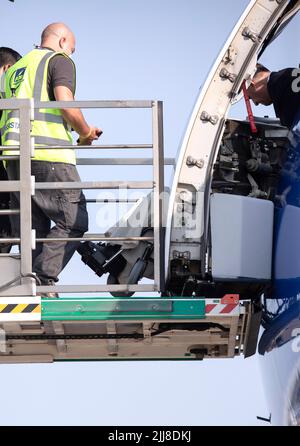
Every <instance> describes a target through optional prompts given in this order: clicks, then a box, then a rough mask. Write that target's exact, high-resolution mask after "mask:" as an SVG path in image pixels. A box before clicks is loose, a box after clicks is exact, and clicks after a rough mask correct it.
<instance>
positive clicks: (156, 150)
mask: <svg viewBox="0 0 300 446" xmlns="http://www.w3.org/2000/svg"><path fill="white" fill-rule="evenodd" d="M40 108H43V109H53V108H60V109H62V108H64V109H65V108H83V109H104V108H109V109H117V108H124V109H133V108H135V109H139V108H141V109H152V144H141V145H137V144H134V145H130V144H129V145H128V144H127V145H109V146H100V145H93V150H95V149H98V150H106V149H108V150H112V149H117V150H120V149H124V150H136V149H152V151H153V160H151V159H149V158H147V159H145V158H129V159H124V160H118V159H117V160H115V159H105V160H101V159H89V158H82V159H79V163H78V164H80V165H107V164H108V165H124V166H127V165H151V164H152V163H153V181H143V182H139V181H130V182H109V181H107V182H103V181H102V182H99V181H92V182H53V183H49V182H43V183H35V182H34V178H33V177H32V176H31V157H32V156H33V153H34V148H33V147H34V138H33V137H31V124H32V121H33V119H34V109H40ZM1 109H5V110H19V113H20V145H15V146H0V150H4V149H5V150H6V151H15V150H16V149H17V150H20V155H18V156H15V155H11V156H9V155H6V156H1V157H0V159H1V160H12V159H14V160H20V181H1V182H0V192H20V210H18V209H11V210H9V209H7V210H3V211H2V212H1V215H5V214H6V215H13V214H18V213H19V214H20V226H21V232H20V237H19V238H5V239H4V238H2V239H0V242H1V243H12V244H19V245H20V255H13V254H2V255H1V258H2V257H5V256H7V257H15V258H16V259H20V283H21V285H22V286H21V288H20V286H14V287H13V286H12V287H10V290H9V295H12V296H15V295H25V296H28V295H34V294H35V292H36V290H37V291H38V292H49V291H54V290H55V291H57V292H64V293H84V292H87V293H91V292H99V293H101V292H109V291H113V292H122V291H123V292H124V291H132V292H138V291H143V292H149V291H163V290H164V281H165V273H164V254H165V252H164V230H163V221H162V218H163V203H162V196H163V192H164V166H165V162H164V147H163V104H162V102H160V101H74V102H65V101H60V102H55V101H53V102H34V100H33V99H6V100H4V99H3V100H1ZM57 148H59V149H62V150H64V149H70V148H73V149H74V148H77V149H80V150H88V149H91V147H90V146H80V147H77V146H72V145H70V146H63V147H58V146H55V147H54V146H51V147H49V146H39V150H40V149H47V150H49V149H57ZM166 164H167V165H173V164H174V160H173V159H168V160H167V162H166ZM70 188H71V189H89V190H92V189H102V190H103V189H104V190H105V189H136V190H138V189H145V190H146V189H152V190H153V207H154V225H153V226H154V228H153V229H154V235H153V237H128V238H126V237H107V236H105V235H103V234H87V235H86V236H84V237H82V238H76V239H73V238H68V239H63V238H61V239H44V238H43V239H35V235H34V231H33V230H32V219H31V196H32V195H34V191H35V190H45V189H48V190H49V189H70ZM88 202H90V203H91V202H94V203H96V202H97V200H88ZM101 202H103V203H111V202H115V203H118V202H121V200H115V201H114V200H107V201H106V200H102V201H101ZM128 202H131V200H129V201H128ZM133 202H135V201H133ZM57 240H61V241H66V242H72V241H78V240H80V241H87V240H89V241H106V242H112V241H114V242H117V241H119V242H125V241H153V244H154V283H153V285H152V284H141V285H128V284H123V285H122V284H120V285H58V286H55V287H49V286H38V287H36V286H35V280H34V279H33V276H32V249H34V247H35V243H51V242H53V241H57ZM0 289H1V287H0ZM14 290H15V292H14ZM1 295H3V293H2V292H1V291H0V296H1ZM6 295H7V293H6Z"/></svg>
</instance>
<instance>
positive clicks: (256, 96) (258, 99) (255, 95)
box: [248, 64, 273, 105]
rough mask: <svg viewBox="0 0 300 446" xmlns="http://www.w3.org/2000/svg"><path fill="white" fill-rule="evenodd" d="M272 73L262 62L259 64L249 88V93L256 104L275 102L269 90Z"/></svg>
mask: <svg viewBox="0 0 300 446" xmlns="http://www.w3.org/2000/svg"><path fill="white" fill-rule="evenodd" d="M270 74H271V71H270V70H268V69H267V68H266V67H264V66H263V65H261V64H257V70H256V73H255V75H254V77H253V79H252V81H251V84H250V87H249V88H248V95H249V97H250V99H252V101H253V102H254V104H255V105H259V104H262V105H271V104H272V103H273V101H272V99H271V97H270V94H269V90H268V81H269V77H270Z"/></svg>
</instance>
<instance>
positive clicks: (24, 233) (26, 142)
mask: <svg viewBox="0 0 300 446" xmlns="http://www.w3.org/2000/svg"><path fill="white" fill-rule="evenodd" d="M32 108H33V103H32V100H30V99H23V100H22V101H20V228H21V232H20V237H21V243H20V252H21V276H22V285H26V286H28V294H29V295H32V294H33V285H35V284H34V281H33V279H32V278H30V277H28V275H30V274H32V219H31V190H32V187H31V135H30V132H31V116H32V113H31V111H32ZM26 276H27V277H26Z"/></svg>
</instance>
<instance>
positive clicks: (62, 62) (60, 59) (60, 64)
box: [49, 53, 75, 70]
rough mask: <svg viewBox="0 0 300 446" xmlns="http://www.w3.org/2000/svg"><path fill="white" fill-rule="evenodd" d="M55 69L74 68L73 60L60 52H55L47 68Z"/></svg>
mask: <svg viewBox="0 0 300 446" xmlns="http://www.w3.org/2000/svg"><path fill="white" fill-rule="evenodd" d="M57 69H62V70H65V69H68V70H70V69H72V70H73V69H75V64H74V62H73V61H72V60H71V59H70V58H69V57H68V56H65V55H64V54H62V53H57V54H55V55H54V56H53V57H52V58H51V59H50V61H49V70H57Z"/></svg>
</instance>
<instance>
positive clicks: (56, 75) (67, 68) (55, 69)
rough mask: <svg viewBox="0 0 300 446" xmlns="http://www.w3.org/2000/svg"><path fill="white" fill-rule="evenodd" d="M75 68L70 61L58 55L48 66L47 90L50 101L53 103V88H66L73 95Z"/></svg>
mask: <svg viewBox="0 0 300 446" xmlns="http://www.w3.org/2000/svg"><path fill="white" fill-rule="evenodd" d="M75 79H76V72H75V66H74V64H73V62H72V61H71V60H70V59H67V58H66V57H64V56H62V55H60V54H58V55H57V56H54V57H53V58H52V59H51V60H50V62H49V66H48V77H47V88H48V94H49V98H50V100H51V101H55V97H54V87H68V88H69V90H71V91H72V93H73V94H75V82H76V81H75Z"/></svg>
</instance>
